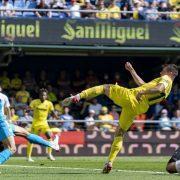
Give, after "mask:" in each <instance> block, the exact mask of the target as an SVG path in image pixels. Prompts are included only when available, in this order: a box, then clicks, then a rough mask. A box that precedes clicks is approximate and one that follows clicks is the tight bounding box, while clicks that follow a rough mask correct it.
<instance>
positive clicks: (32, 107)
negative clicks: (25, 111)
mask: <svg viewBox="0 0 180 180" xmlns="http://www.w3.org/2000/svg"><path fill="white" fill-rule="evenodd" d="M35 104H36V102H35V101H34V100H33V101H31V103H30V105H29V106H30V108H31V109H32V110H34V109H35Z"/></svg>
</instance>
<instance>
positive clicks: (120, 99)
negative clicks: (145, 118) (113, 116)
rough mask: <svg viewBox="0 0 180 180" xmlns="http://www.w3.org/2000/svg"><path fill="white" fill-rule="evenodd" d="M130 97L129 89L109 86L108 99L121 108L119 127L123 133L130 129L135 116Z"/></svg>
mask: <svg viewBox="0 0 180 180" xmlns="http://www.w3.org/2000/svg"><path fill="white" fill-rule="evenodd" d="M130 95H131V90H130V89H127V88H124V87H122V86H119V85H110V92H109V98H110V99H111V100H112V101H113V102H114V103H115V104H117V105H118V106H121V107H122V112H121V115H120V119H119V125H120V127H121V128H122V129H123V130H124V131H127V130H128V129H129V128H130V127H131V125H132V123H133V120H134V117H135V116H136V113H135V111H134V109H133V107H132V102H131V100H130Z"/></svg>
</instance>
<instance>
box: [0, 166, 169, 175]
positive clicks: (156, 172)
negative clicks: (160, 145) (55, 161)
mask: <svg viewBox="0 0 180 180" xmlns="http://www.w3.org/2000/svg"><path fill="white" fill-rule="evenodd" d="M0 167H14V168H16V167H19V168H37V169H73V170H87V171H102V169H88V168H74V167H54V166H47V167H46V166H23V165H0ZM113 171H116V172H129V173H148V174H167V173H166V172H162V171H141V170H137V171H136V170H125V169H115V170H113Z"/></svg>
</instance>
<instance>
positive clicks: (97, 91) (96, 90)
mask: <svg viewBox="0 0 180 180" xmlns="http://www.w3.org/2000/svg"><path fill="white" fill-rule="evenodd" d="M109 86H110V85H100V86H94V87H92V88H89V89H86V90H84V91H82V92H81V93H79V94H77V95H75V96H71V97H68V98H66V99H64V100H63V102H62V105H63V106H69V105H70V104H71V103H77V102H79V101H80V100H81V99H91V98H94V97H96V96H98V95H101V94H106V95H108V93H109V92H108V91H109Z"/></svg>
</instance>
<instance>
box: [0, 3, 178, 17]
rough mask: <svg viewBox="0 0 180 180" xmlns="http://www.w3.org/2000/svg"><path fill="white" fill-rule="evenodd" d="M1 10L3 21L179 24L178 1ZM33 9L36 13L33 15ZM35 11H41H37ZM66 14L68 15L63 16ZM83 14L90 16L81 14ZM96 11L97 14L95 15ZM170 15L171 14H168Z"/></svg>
mask: <svg viewBox="0 0 180 180" xmlns="http://www.w3.org/2000/svg"><path fill="white" fill-rule="evenodd" d="M0 8H1V10H2V11H1V17H23V16H24V17H39V18H41V17H43V18H90V19H92V18H99V19H134V20H137V19H141V20H169V19H173V20H178V19H179V18H180V14H179V13H178V12H179V10H180V4H179V1H178V0H173V1H172V0H169V1H168V0H157V1H156V0H154V1H153V0H133V1H131V0H109V1H106V0H97V1H94V0H85V1H78V0H71V1H65V0H27V1H25V0H3V1H1V3H0ZM17 9H18V10H17ZM28 9H31V11H29V12H28V11H27V10H28ZM33 9H34V11H32V10H33ZM36 9H41V10H42V11H35V10H36ZM43 9H45V10H46V11H43ZM48 9H49V11H48ZM58 9H59V10H61V12H57V11H56V12H53V10H58ZM25 10H26V11H25ZM63 10H64V11H65V12H62V11H63ZM67 10H70V11H67ZM80 10H84V11H87V12H84V11H83V12H79V11H80ZM93 10H96V11H95V12H93ZM24 11H25V12H24ZM88 11H92V12H88ZM168 12H172V13H171V14H169V13H168Z"/></svg>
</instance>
